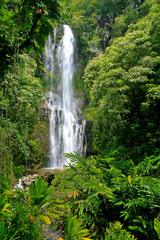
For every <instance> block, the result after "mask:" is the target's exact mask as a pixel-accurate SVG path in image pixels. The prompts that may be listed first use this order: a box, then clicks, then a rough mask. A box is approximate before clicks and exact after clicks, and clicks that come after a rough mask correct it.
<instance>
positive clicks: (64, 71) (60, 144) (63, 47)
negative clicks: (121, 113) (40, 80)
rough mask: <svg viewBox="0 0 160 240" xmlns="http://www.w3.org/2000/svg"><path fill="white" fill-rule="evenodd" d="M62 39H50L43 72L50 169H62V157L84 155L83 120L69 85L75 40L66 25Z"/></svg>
mask: <svg viewBox="0 0 160 240" xmlns="http://www.w3.org/2000/svg"><path fill="white" fill-rule="evenodd" d="M63 31H64V33H63V37H62V40H61V42H60V44H59V46H58V45H57V43H56V34H57V32H56V30H55V31H54V38H53V39H52V37H51V36H49V38H48V41H47V42H46V45H45V69H46V72H47V73H48V75H49V76H48V78H49V81H50V91H49V92H46V93H45V96H44V97H45V102H46V105H47V108H49V109H50V117H49V118H50V119H49V120H50V162H49V164H48V167H50V168H59V169H60V168H62V167H63V165H64V164H67V163H68V160H67V159H66V158H65V157H64V153H70V152H73V151H76V152H78V153H80V154H81V155H82V156H84V154H85V143H84V130H85V120H84V119H82V117H81V111H80V108H79V104H78V100H77V99H75V97H74V93H73V88H72V82H73V75H74V69H75V66H74V45H75V38H74V35H73V33H72V30H71V28H70V27H69V26H68V25H64V26H63Z"/></svg>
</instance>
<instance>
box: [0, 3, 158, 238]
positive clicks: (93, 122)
mask: <svg viewBox="0 0 160 240" xmlns="http://www.w3.org/2000/svg"><path fill="white" fill-rule="evenodd" d="M0 3H1V4H0V55H1V58H0V172H1V174H0V193H1V196H0V238H1V239H4V240H8V239H22V240H25V239H26V240H28V239H33V240H34V239H35V240H38V239H43V238H45V237H44V235H43V230H44V225H51V226H52V228H53V225H52V224H53V222H54V224H55V220H54V219H57V218H59V220H58V221H56V224H57V226H58V227H59V226H60V227H61V229H62V230H64V236H63V237H64V238H65V239H68V240H74V239H84V240H85V239H86V240H87V239H104V240H110V239H115V240H118V239H119V240H127V239H128V240H131V239H132V240H136V239H138V240H141V239H145V240H151V239H153V240H158V239H159V238H160V211H159V209H160V201H159V199H160V180H159V171H160V149H159V146H160V112H159V107H160V85H159V84H160V71H159V68H160V6H159V0H145V1H144V0H142V1H136V0H134V1H128V0H123V1H120V0H116V1H111V0H107V1H106V0H90V1H88V0H81V1H80V0H63V1H60V2H59V1H57V0H36V1H31V0H12V1H11V0H1V1H0ZM61 10H62V12H61ZM60 22H65V23H67V24H70V25H71V27H72V29H73V31H74V34H75V37H76V40H77V53H78V58H79V68H78V70H77V72H76V73H75V81H74V87H75V89H76V91H78V92H80V93H81V94H82V95H83V94H84V98H85V99H84V102H85V108H84V115H85V117H86V120H87V125H86V135H87V141H88V146H87V158H86V159H84V158H82V157H81V156H80V155H79V154H78V153H75V152H73V153H67V154H66V155H65V157H66V158H68V159H69V161H70V163H69V164H68V166H66V171H63V172H60V171H55V172H54V179H53V180H52V183H51V185H52V186H48V184H47V182H43V180H42V179H38V178H37V179H35V184H31V185H30V186H29V192H28V193H27V192H25V191H24V190H14V191H13V185H14V183H15V181H16V179H18V178H20V177H21V176H23V174H24V172H25V170H26V169H29V168H33V167H35V166H41V164H42V161H43V160H44V158H45V157H46V155H47V154H48V142H47V140H46V139H48V135H47V131H48V123H47V122H44V121H41V119H40V117H39V113H38V107H39V105H40V104H41V100H42V99H43V90H44V82H43V81H44V80H43V52H44V45H45V44H44V43H45V40H46V38H47V37H48V34H49V33H52V31H53V27H54V25H55V23H60ZM75 57H76V56H75ZM44 135H45V138H46V139H45V140H44V138H43V136H44ZM45 141H46V142H45ZM46 145H47V147H46ZM46 152H47V154H46ZM93 155H94V156H93ZM62 201H63V202H64V204H63V205H62V204H61V202H62ZM62 208H63V214H62V211H61V209H62ZM54 227H55V226H54ZM59 239H61V238H59Z"/></svg>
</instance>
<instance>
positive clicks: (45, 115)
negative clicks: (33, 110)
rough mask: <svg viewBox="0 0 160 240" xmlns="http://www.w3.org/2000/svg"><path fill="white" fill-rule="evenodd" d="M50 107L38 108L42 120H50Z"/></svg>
mask: <svg viewBox="0 0 160 240" xmlns="http://www.w3.org/2000/svg"><path fill="white" fill-rule="evenodd" d="M50 112H51V111H50V109H48V108H47V107H41V108H39V109H38V113H39V117H40V119H41V120H42V121H45V122H49V115H50Z"/></svg>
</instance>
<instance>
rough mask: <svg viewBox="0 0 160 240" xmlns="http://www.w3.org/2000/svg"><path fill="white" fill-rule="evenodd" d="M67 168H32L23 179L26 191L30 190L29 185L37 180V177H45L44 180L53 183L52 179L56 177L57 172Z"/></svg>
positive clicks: (22, 182)
mask: <svg viewBox="0 0 160 240" xmlns="http://www.w3.org/2000/svg"><path fill="white" fill-rule="evenodd" d="M65 170H66V169H64V168H63V169H60V170H59V169H45V168H42V169H37V170H31V171H29V172H28V174H27V175H26V176H23V177H22V179H21V184H22V186H23V188H24V189H25V191H28V189H29V185H30V184H31V183H34V182H35V178H36V177H38V178H39V177H41V178H43V179H44V181H47V182H48V183H49V185H50V184H51V182H52V180H53V179H54V175H55V173H56V172H57V171H58V172H64V171H65Z"/></svg>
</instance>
